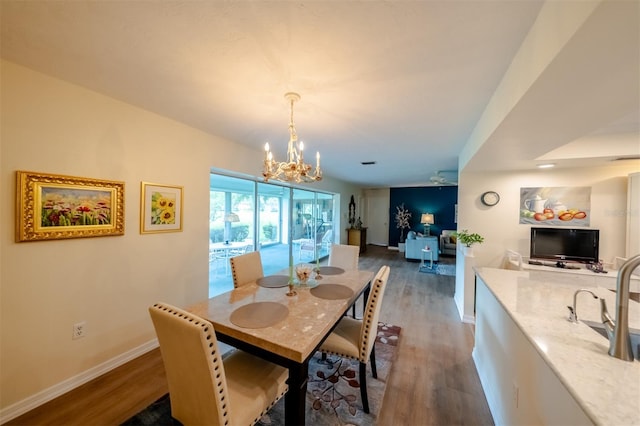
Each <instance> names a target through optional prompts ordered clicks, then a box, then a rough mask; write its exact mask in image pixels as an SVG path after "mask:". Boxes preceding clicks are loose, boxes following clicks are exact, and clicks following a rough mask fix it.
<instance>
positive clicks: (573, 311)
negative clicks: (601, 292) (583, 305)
mask: <svg viewBox="0 0 640 426" xmlns="http://www.w3.org/2000/svg"><path fill="white" fill-rule="evenodd" d="M583 291H584V292H585V293H589V294H591V295H592V296H593V298H594V299H597V298H598V296H596V294H595V293H594V292H592V291H591V290H587V289H586V288H581V289H580V290H576V292H575V293H573V307H571V306H567V308H568V309H569V321H571V322H578V309H577V306H576V298H577V297H578V293H581V292H583Z"/></svg>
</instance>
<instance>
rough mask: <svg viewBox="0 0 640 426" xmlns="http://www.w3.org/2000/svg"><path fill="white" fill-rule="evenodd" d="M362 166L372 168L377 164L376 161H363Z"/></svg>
mask: <svg viewBox="0 0 640 426" xmlns="http://www.w3.org/2000/svg"><path fill="white" fill-rule="evenodd" d="M360 164H362V165H363V166H372V165H374V164H376V162H375V161H362V162H360Z"/></svg>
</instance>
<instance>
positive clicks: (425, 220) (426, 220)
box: [420, 213, 434, 235]
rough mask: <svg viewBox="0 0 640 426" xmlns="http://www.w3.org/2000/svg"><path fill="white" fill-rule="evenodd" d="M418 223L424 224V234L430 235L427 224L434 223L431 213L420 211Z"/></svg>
mask: <svg viewBox="0 0 640 426" xmlns="http://www.w3.org/2000/svg"><path fill="white" fill-rule="evenodd" d="M420 223H421V224H423V225H424V235H430V232H429V225H433V224H434V219H433V214H431V213H422V217H421V218H420Z"/></svg>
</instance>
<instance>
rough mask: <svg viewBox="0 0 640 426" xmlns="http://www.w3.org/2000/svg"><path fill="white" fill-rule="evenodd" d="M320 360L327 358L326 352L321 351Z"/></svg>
mask: <svg viewBox="0 0 640 426" xmlns="http://www.w3.org/2000/svg"><path fill="white" fill-rule="evenodd" d="M322 360H323V361H326V360H327V353H326V352H322Z"/></svg>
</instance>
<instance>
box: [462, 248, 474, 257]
mask: <svg viewBox="0 0 640 426" xmlns="http://www.w3.org/2000/svg"><path fill="white" fill-rule="evenodd" d="M462 254H464V255H465V256H466V257H474V255H473V247H467V246H462Z"/></svg>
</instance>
